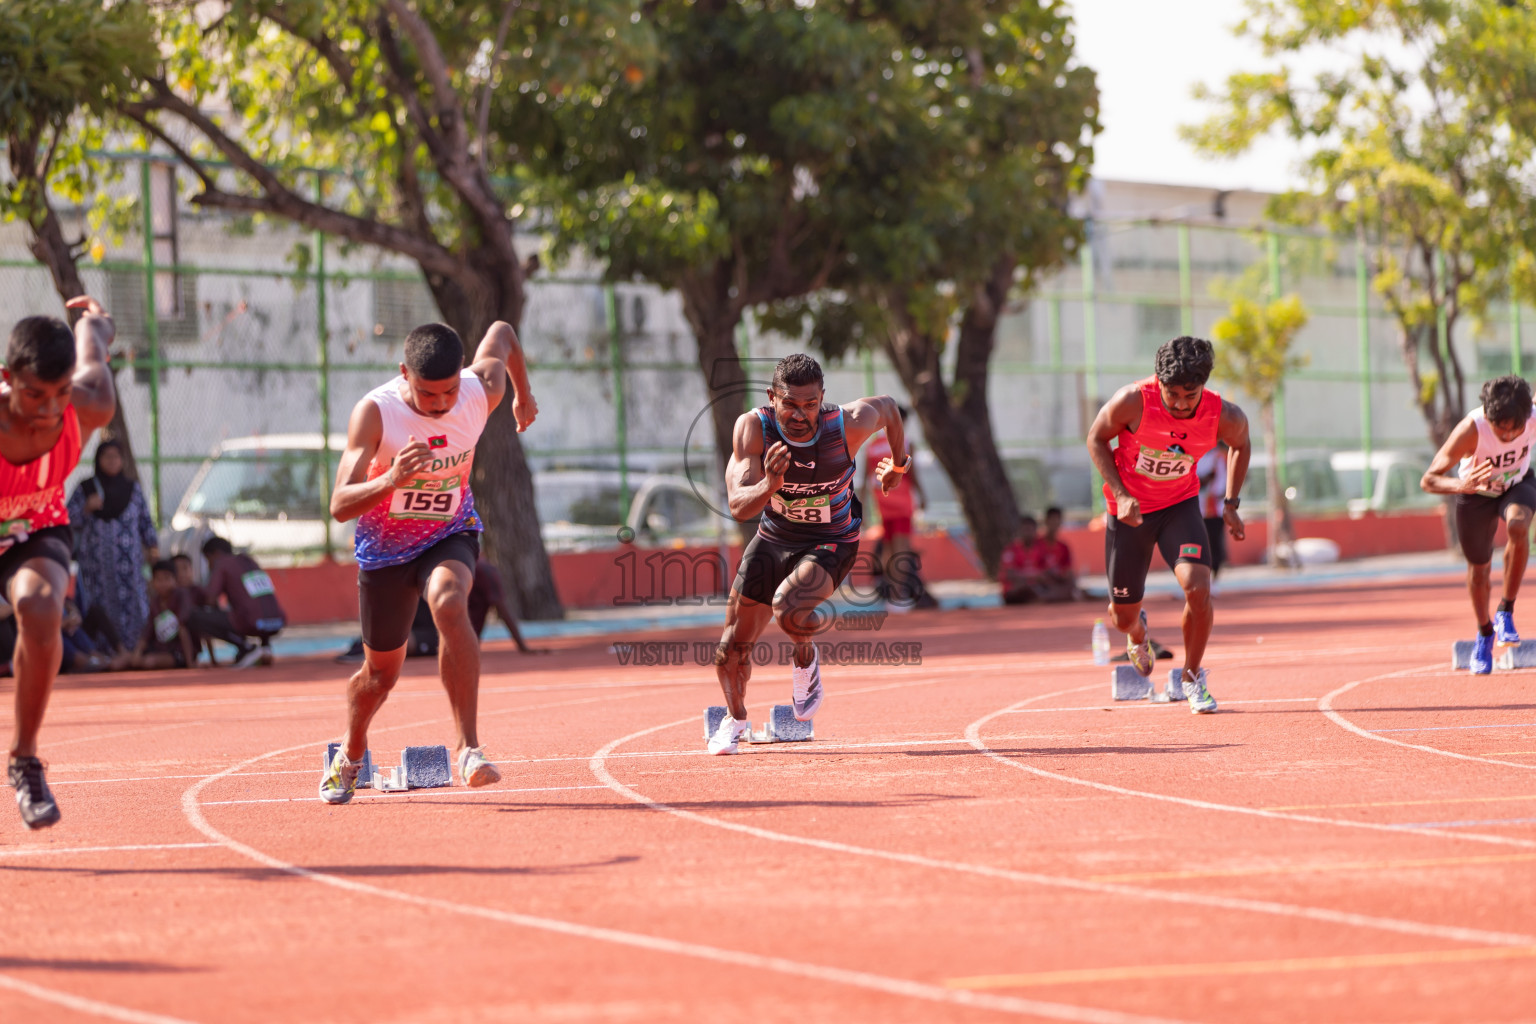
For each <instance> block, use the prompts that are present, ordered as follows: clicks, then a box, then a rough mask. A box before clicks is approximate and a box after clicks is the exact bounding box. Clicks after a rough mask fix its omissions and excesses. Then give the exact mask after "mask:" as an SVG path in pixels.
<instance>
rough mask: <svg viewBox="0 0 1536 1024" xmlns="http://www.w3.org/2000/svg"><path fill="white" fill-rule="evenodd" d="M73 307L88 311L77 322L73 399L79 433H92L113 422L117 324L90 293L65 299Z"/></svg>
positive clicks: (115, 404)
mask: <svg viewBox="0 0 1536 1024" xmlns="http://www.w3.org/2000/svg"><path fill="white" fill-rule="evenodd" d="M64 305H66V306H68V307H69V308H70V309H83V310H85V315H84V316H82V317H81V318H80V319H79V320H77V321H76V322H75V378H74V381H73V384H74V387H73V393H72V394H71V396H70V401H71V402H72V403H74V406H75V418H76V419H78V420H79V421H80V433H81V434H89V433H90V432H91V431H93V430H95V429H97V428H98V427H104V426H106V425H107V424H108V423H111V422H112V413H113V412H114V411H116V409H117V392H116V390H115V389H114V388H113V387H112V367H111V365H110V362H111V358H112V357H111V355H110V354H109V353H110V349H111V348H112V339H113V338H115V337H117V327H116V326H115V325H114V324H113V323H112V318H111V317H109V316H107V314H106V312H105V311H104V310H103V309H102V308H101V303H99V302H97V301H96V300H95V299H93V298H91V297H90V296H89V295H80V296H77V297H75V298H73V299H70V300H69V301H68V302H66V303H64Z"/></svg>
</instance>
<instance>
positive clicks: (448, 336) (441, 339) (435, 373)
mask: <svg viewBox="0 0 1536 1024" xmlns="http://www.w3.org/2000/svg"><path fill="white" fill-rule="evenodd" d="M405 365H406V367H407V368H408V369H409V370H410V371H411V372H412V373H414V374H415V375H416V376H418V377H420V378H421V379H422V380H447V379H448V378H450V377H457V376H458V375H459V371H460V370H462V369H464V342H463V341H462V340H461V339H460V338H459V332H458V331H456V330H454V329H453V328H452V327H449V326H448V325H447V324H422V325H421V326H420V327H418V328H416V329H415V330H414V331H412V332H411V333H410V334H407V335H406V336H405Z"/></svg>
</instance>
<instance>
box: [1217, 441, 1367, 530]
mask: <svg viewBox="0 0 1536 1024" xmlns="http://www.w3.org/2000/svg"><path fill="white" fill-rule="evenodd" d="M1268 467H1269V455H1268V454H1267V453H1265V452H1254V454H1253V457H1252V458H1251V459H1249V461H1248V478H1247V480H1245V481H1244V482H1243V493H1242V498H1243V510H1244V511H1245V512H1247V511H1250V510H1251V511H1258V510H1259V509H1261V508H1262V509H1265V510H1267V509H1268V507H1269V479H1268V474H1267V473H1266V472H1265V471H1266V469H1267V468H1268ZM1285 496H1286V498H1287V499H1289V501H1290V503H1291V512H1292V514H1294V515H1327V514H1329V513H1335V512H1342V511H1344V510H1345V508H1346V507H1347V505H1346V500H1345V495H1344V491H1343V489H1342V488H1341V487H1340V486H1339V478H1338V476H1337V475H1336V474H1335V473H1334V471H1333V462H1332V456H1331V455H1330V454H1329V453H1328V452H1325V451H1306V450H1291V451H1288V452H1286V454H1285Z"/></svg>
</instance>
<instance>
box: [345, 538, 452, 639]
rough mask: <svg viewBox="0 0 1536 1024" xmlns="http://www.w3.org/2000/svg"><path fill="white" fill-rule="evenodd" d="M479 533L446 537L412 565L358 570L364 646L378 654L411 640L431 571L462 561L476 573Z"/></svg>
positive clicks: (411, 562)
mask: <svg viewBox="0 0 1536 1024" xmlns="http://www.w3.org/2000/svg"><path fill="white" fill-rule="evenodd" d="M479 560H480V534H479V533H477V532H475V531H473V530H468V531H465V532H464V533H455V534H452V535H450V536H448V537H444V538H443V539H442V540H440V541H438V542H437V543H436V544H434V545H432V546H431V547H430V548H427V550H425V551H423V552H422V553H421V554H419V555H417V556H416V557H415V558H414V559H412V560H411V561H409V562H403V563H401V564H400V565H386V566H384V568H382V569H359V570H358V571H357V599H358V606H359V610H360V611H361V612H362V624H363V643H365V644H367V645H368V646H369V647H370V648H372V649H373V650H375V651H395V650H399V649H400V648H401V647H404V646H405V642H406V641H407V640H409V639H410V638H411V621H412V620H413V619H414V618H415V617H416V605H417V603H418V602H419V601H420V600H421V598H422V597H424V596H425V595H426V591H427V580H428V579H429V578H430V577H431V575H432V570H433V569H436V568H437V567H438V566H440V565H442V564H444V563H445V562H462V563H464V564H465V565H466V566H468V567H469V572H470V575H471V576H473V575H474V572H475V563H476V562H478V561H479Z"/></svg>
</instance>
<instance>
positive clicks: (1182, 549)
mask: <svg viewBox="0 0 1536 1024" xmlns="http://www.w3.org/2000/svg"><path fill="white" fill-rule="evenodd" d="M1179 557H1180V558H1199V557H1200V545H1199V544H1180V545H1179Z"/></svg>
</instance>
